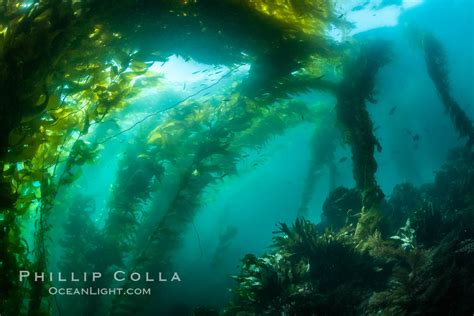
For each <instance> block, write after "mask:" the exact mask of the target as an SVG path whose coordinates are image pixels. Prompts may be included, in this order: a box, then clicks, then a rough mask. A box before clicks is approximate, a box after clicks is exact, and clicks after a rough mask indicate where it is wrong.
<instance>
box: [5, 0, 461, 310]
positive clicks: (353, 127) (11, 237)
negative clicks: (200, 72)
mask: <svg viewBox="0 0 474 316" xmlns="http://www.w3.org/2000/svg"><path fill="white" fill-rule="evenodd" d="M334 27H336V28H339V27H340V28H346V27H349V26H348V25H347V23H346V22H344V19H341V16H340V15H338V14H337V12H336V10H335V7H334V3H333V2H332V1H331V0H317V1H310V0H277V1H266V0H244V1H237V0H190V1H188V0H171V1H170V0H157V1H152V0H148V1H147V0H118V1H114V2H107V1H93V0H90V1H86V0H84V1H73V0H49V1H48V0H42V1H0V95H1V96H2V102H1V103H0V163H1V167H2V168H1V169H0V170H1V177H0V181H1V182H0V201H1V204H0V207H1V215H0V248H1V251H0V284H1V287H0V301H1V304H0V313H2V314H3V313H5V314H8V315H17V314H28V315H40V314H48V313H50V312H51V311H52V310H53V308H55V309H57V310H59V308H58V306H55V307H53V305H52V304H53V302H52V301H51V300H50V299H49V296H47V293H46V291H45V284H43V283H39V282H31V283H30V284H26V283H20V282H19V281H18V271H19V270H20V269H27V270H32V271H46V270H47V266H48V256H49V253H48V243H49V241H48V236H49V234H50V232H51V222H50V217H51V215H52V213H53V212H54V211H57V209H56V208H55V206H56V205H55V202H56V197H57V195H58V192H59V190H60V188H65V189H67V186H68V185H69V184H71V183H73V182H74V181H75V180H77V179H78V178H79V177H80V168H81V166H83V165H84V164H87V163H92V162H94V160H95V159H96V157H97V156H98V155H99V153H100V151H101V149H102V148H103V146H104V144H106V143H107V142H108V141H109V140H111V139H113V138H114V137H116V136H118V135H120V134H123V133H126V132H128V131H129V130H131V129H132V128H134V127H136V126H138V125H141V126H142V127H143V129H142V130H141V131H140V133H139V135H138V136H137V137H136V138H134V140H133V141H132V142H131V143H130V144H128V145H127V147H126V148H125V154H124V155H123V157H122V158H121V160H120V162H119V171H118V173H117V180H116V183H115V184H114V186H113V187H112V190H111V194H110V196H109V197H108V205H107V207H108V213H107V216H106V219H105V224H104V228H103V229H99V228H98V227H96V226H95V225H94V224H93V223H91V222H90V219H89V218H88V217H87V216H84V214H81V213H80V212H79V209H80V208H81V207H82V208H84V209H93V208H94V207H93V206H92V204H91V202H90V201H89V200H88V198H87V196H76V197H74V199H73V200H74V201H75V202H73V203H74V204H77V205H72V206H71V208H70V210H69V214H68V215H69V218H68V219H67V222H66V224H65V226H66V227H68V228H67V230H68V233H67V234H68V235H67V236H66V239H65V240H66V244H69V250H68V252H67V254H69V255H70V256H71V257H73V258H67V257H66V258H63V259H62V261H61V264H60V265H61V266H62V267H64V269H66V270H68V269H69V270H74V269H75V268H74V267H77V266H83V267H87V268H88V269H92V270H96V269H99V270H101V271H102V270H103V271H106V270H108V269H110V268H111V267H113V266H120V267H126V268H137V267H139V268H147V269H152V267H153V266H156V265H157V264H158V265H159V264H161V265H162V264H163V263H167V262H169V261H170V260H171V259H172V252H173V250H175V249H176V248H178V247H179V246H180V242H181V235H182V234H183V231H184V230H185V228H186V226H187V225H189V224H192V223H193V218H194V216H195V213H196V210H197V208H198V206H199V204H200V203H201V198H202V195H203V192H204V191H205V189H206V188H207V187H208V186H210V185H211V184H213V183H217V182H219V181H220V180H222V179H223V178H225V177H227V176H236V175H237V172H236V165H237V163H238V162H239V160H240V159H241V158H242V156H243V152H244V150H245V149H253V148H257V147H258V146H262V145H263V144H265V143H266V142H267V141H268V139H269V138H271V137H272V136H274V135H277V134H281V133H283V132H284V131H285V130H286V129H288V128H290V127H292V126H295V125H297V124H300V123H302V122H305V123H309V124H317V123H318V119H321V118H324V117H329V115H328V114H327V112H328V111H329V110H327V109H321V107H318V106H317V105H318V104H317V103H318V102H319V101H318V100H314V104H306V103H303V102H298V101H295V100H292V99H291V97H292V96H294V95H296V94H299V93H305V92H308V91H311V90H322V91H325V92H328V93H330V94H332V95H334V96H335V97H336V100H337V104H336V114H337V120H338V122H339V127H340V130H341V134H342V139H343V141H344V142H345V143H347V144H348V145H349V146H350V147H351V151H352V159H353V163H354V168H353V169H354V178H355V180H356V185H357V191H354V192H356V194H360V195H361V197H362V200H361V201H362V206H363V207H365V208H367V209H368V210H370V211H371V212H372V216H374V217H376V216H379V215H380V214H379V213H378V207H379V205H380V203H381V201H382V199H383V193H382V191H381V189H380V187H379V186H378V184H377V182H376V180H375V172H376V170H377V163H376V162H375V159H374V157H373V156H374V152H375V149H378V147H379V144H378V141H377V139H376V138H375V136H374V135H373V127H372V121H371V119H370V116H369V113H368V111H367V109H366V103H367V101H373V93H374V91H373V90H374V86H375V78H376V75H377V72H378V70H379V69H380V68H381V67H383V66H384V65H385V64H386V63H388V62H389V61H390V51H389V50H390V49H389V46H388V45H386V43H385V42H378V41H374V42H371V43H353V44H352V45H350V46H351V47H348V46H349V45H348V43H339V42H335V41H334V40H333V39H332V38H331V37H329V36H328V35H327V31H328V30H329V29H330V28H334ZM173 55H177V56H180V57H182V58H183V59H184V60H190V59H192V60H194V61H197V62H200V63H203V64H210V65H218V66H225V67H226V69H228V71H227V72H225V73H223V74H222V77H221V78H220V79H219V80H217V82H216V83H215V84H217V83H219V82H220V81H221V80H224V79H229V78H230V79H231V81H232V82H231V83H227V84H224V85H222V86H219V87H218V88H216V89H215V90H212V91H213V96H212V97H210V98H206V99H199V98H198V97H197V95H198V93H196V94H193V95H191V96H189V97H186V98H184V99H182V100H181V101H179V102H177V103H176V104H174V105H173V106H172V107H170V108H167V109H165V110H157V111H155V112H151V113H149V114H148V115H147V116H146V117H145V118H143V119H142V120H139V121H137V122H136V123H135V124H133V125H132V127H128V128H122V129H120V126H119V129H118V131H116V132H115V133H112V134H110V133H107V132H104V130H101V127H102V126H104V124H106V122H108V118H109V117H111V116H113V115H115V114H117V113H119V112H121V111H122V112H124V111H126V108H127V107H128V106H129V105H131V104H132V103H134V102H135V101H136V100H137V98H138V97H139V96H140V93H141V92H142V91H143V90H144V89H159V87H160V86H161V84H162V81H161V79H162V78H161V74H160V73H158V72H156V68H155V67H154V65H155V64H156V63H160V64H161V63H165V62H166V61H167V60H168V59H169V58H170V57H171V56H173ZM353 56H356V57H355V58H354V57H353ZM243 64H249V65H250V71H249V73H248V76H246V77H245V76H240V77H239V76H234V74H235V73H236V72H237V70H238V69H239V68H240V67H241V66H242V65H243ZM334 69H337V70H336V71H334ZM430 73H433V71H432V70H430ZM215 84H212V85H210V86H209V87H207V88H209V89H210V88H214V86H215ZM207 88H203V89H202V90H200V91H205V89H207ZM195 96H196V98H194V99H193V98H192V97H195ZM453 111H457V112H459V111H462V109H458V107H456V109H455V110H452V111H451V112H453ZM453 116H455V119H456V118H458V117H467V116H463V115H453ZM456 120H459V119H456ZM145 121H146V122H145ZM464 121H465V120H464ZM463 124H464V126H465V125H466V124H467V123H466V122H464V123H463ZM119 125H120V124H119ZM458 125H459V124H458ZM458 125H457V126H458ZM328 130H330V129H329V128H328ZM461 134H462V135H465V134H466V133H465V132H463V133H461ZM323 138H324V137H323ZM318 139H321V138H318V137H314V141H318ZM314 147H315V148H317V147H318V146H316V145H315V146H314ZM332 147H334V144H328V145H327V148H332ZM331 159H332V158H331ZM331 159H329V158H328V160H331ZM314 163H315V164H316V163H317V164H319V165H321V164H323V162H320V161H319V162H318V161H317V160H316V159H315V160H314ZM324 164H328V165H330V164H331V161H324ZM319 167H320V166H318V167H317V168H319ZM314 169H316V168H313V171H314ZM312 177H314V176H311V175H310V176H309V177H308V179H309V180H308V182H311V178H312ZM170 183H172V185H171V187H172V188H173V190H172V191H173V192H172V193H171V194H170V197H169V198H168V200H167V201H165V202H163V201H160V202H156V200H153V197H154V196H156V195H159V194H160V192H165V191H166V190H167V185H169V184H170ZM312 187H313V186H312V185H311V183H309V184H308V189H307V191H308V193H307V195H308V196H309V195H310V194H311V191H312V190H313V189H312ZM305 198H306V199H308V197H305ZM305 203H307V202H305ZM157 204H159V205H157ZM147 206H149V209H148V210H147V211H146V212H142V211H143V208H146V207H147ZM305 207H306V206H304V208H305ZM157 209H160V212H158V211H157ZM355 211H356V210H355ZM357 211H358V210H357ZM364 214H366V213H364ZM367 217H368V216H365V217H364V216H361V219H360V221H362V220H364V221H365V222H363V223H366V222H368V221H370V220H367ZM29 219H33V221H34V238H33V240H34V241H33V243H31V244H29V242H28V241H27V240H26V239H25V223H26V222H27V221H28V220H29ZM74 221H81V222H83V223H82V224H83V226H82V227H81V229H77V230H75V229H73V227H74V224H73V223H74ZM371 224H373V225H372V226H371V227H370V229H367V231H364V232H361V230H362V228H360V229H358V232H359V238H361V239H364V238H366V237H368V236H369V235H370V236H371V235H372V234H373V233H374V231H375V230H376V229H377V228H378V226H377V225H379V221H378V220H372V221H371ZM298 225H299V226H298V227H299V228H298V230H300V231H301V232H302V233H303V232H304V233H305V231H306V230H307V229H313V228H312V226H310V225H309V224H305V223H304V222H300V224H298ZM338 226H340V225H338ZM366 226H370V225H366ZM282 228H283V231H284V232H285V233H287V234H290V232H291V231H290V229H289V228H288V227H282ZM81 234H87V235H88V236H91V238H92V239H93V242H91V243H90V244H92V245H93V246H90V245H88V244H85V243H83V242H81V241H80V235H81ZM308 238H309V237H308ZM318 238H319V237H318ZM322 238H323V237H321V240H319V239H318V240H314V243H315V245H319V243H321V242H322ZM324 238H326V237H324ZM327 239H328V240H330V241H334V242H335V243H337V244H340V247H341V249H342V250H343V251H347V252H348V253H349V255H350V256H351V258H356V259H357V260H360V261H361V265H363V263H362V259H361V258H362V255H359V254H358V253H355V252H353V251H354V250H353V249H352V248H351V247H352V246H351V245H352V244H350V242H349V241H347V240H346V236H345V237H344V238H343V237H341V236H336V237H333V236H332V235H328V236H327ZM73 241H76V242H73ZM359 241H361V240H359ZM362 241H364V240H362ZM362 241H361V242H362ZM137 245H139V246H140V247H139V248H138V247H137ZM91 247H92V248H91ZM318 247H319V246H318ZM338 247H339V246H338ZM85 248H87V249H85ZM223 248H225V247H223ZM137 249H141V250H140V251H138V250H137ZM101 253H107V259H110V260H97V261H95V263H94V264H92V265H88V264H87V263H88V262H89V263H90V262H94V259H93V258H94V257H97V254H101ZM218 255H219V254H216V256H218ZM248 259H249V260H250V259H252V260H254V258H248ZM103 282H104V286H106V285H109V284H110V283H108V282H110V280H103ZM133 299H134V298H129V297H127V298H117V299H115V300H113V302H107V304H105V303H104V302H98V301H97V298H87V299H84V304H79V305H80V306H77V303H76V305H74V304H73V303H66V304H70V305H67V307H69V308H71V307H72V306H75V307H74V308H82V311H83V312H84V313H86V314H88V315H92V314H93V313H96V314H100V313H104V312H105V313H110V314H130V313H138V312H139V311H138V310H137V308H138V306H141V305H140V304H136V302H130V300H133ZM56 304H57V302H56Z"/></svg>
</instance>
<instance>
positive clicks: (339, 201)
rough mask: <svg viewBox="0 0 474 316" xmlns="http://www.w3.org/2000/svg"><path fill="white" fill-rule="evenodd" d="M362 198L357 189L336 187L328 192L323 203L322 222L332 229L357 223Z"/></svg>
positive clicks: (335, 229)
mask: <svg viewBox="0 0 474 316" xmlns="http://www.w3.org/2000/svg"><path fill="white" fill-rule="evenodd" d="M361 209H362V200H361V198H360V193H359V192H358V191H357V189H347V188H344V187H338V188H336V189H335V190H333V191H331V193H329V196H328V197H327V198H326V200H325V201H324V204H323V214H322V221H321V222H322V223H323V224H324V225H325V226H327V227H329V228H330V229H332V230H334V231H338V230H339V229H341V228H342V227H344V226H346V225H349V224H356V223H357V215H358V213H359V212H360V210H361Z"/></svg>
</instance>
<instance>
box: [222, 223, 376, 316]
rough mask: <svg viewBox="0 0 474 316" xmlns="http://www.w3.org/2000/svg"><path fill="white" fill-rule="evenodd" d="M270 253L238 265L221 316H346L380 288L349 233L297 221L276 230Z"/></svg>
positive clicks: (364, 254) (370, 263)
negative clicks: (228, 301) (234, 284)
mask: <svg viewBox="0 0 474 316" xmlns="http://www.w3.org/2000/svg"><path fill="white" fill-rule="evenodd" d="M273 248H274V251H273V252H271V253H269V254H265V255H264V256H262V257H260V258H257V257H255V256H254V255H247V256H246V257H245V258H244V259H243V261H242V266H241V271H240V274H239V275H237V276H235V277H234V278H235V279H236V280H237V281H238V282H239V285H238V286H237V288H235V289H234V294H235V297H234V299H233V301H232V302H231V304H230V307H229V308H228V310H227V311H226V314H227V315H238V313H239V312H247V313H250V314H251V315H263V314H268V315H273V314H275V315H276V314H280V313H284V314H288V315H312V314H314V313H318V314H322V315H329V314H339V315H351V314H356V313H360V312H361V311H362V309H361V308H362V307H363V303H364V301H365V300H367V299H368V297H369V296H370V295H371V293H372V291H373V290H374V289H378V288H381V286H382V285H383V284H384V280H385V273H383V272H382V271H383V270H382V269H381V268H380V267H378V266H377V262H376V261H375V260H373V258H371V257H370V256H369V255H368V253H367V252H361V251H359V250H358V249H357V248H356V244H355V243H354V242H353V240H352V238H351V234H350V233H349V231H341V232H339V233H333V232H331V231H326V232H324V233H319V232H318V228H317V226H316V225H314V224H312V223H310V222H309V221H306V220H303V219H297V220H296V222H295V224H294V225H293V226H292V227H288V226H287V225H286V224H281V225H280V227H279V230H278V231H277V232H276V236H275V237H274V243H273Z"/></svg>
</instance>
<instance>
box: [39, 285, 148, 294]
mask: <svg viewBox="0 0 474 316" xmlns="http://www.w3.org/2000/svg"><path fill="white" fill-rule="evenodd" d="M48 293H49V294H50V295H151V288H127V289H124V288H94V287H86V288H72V287H67V288H64V287H54V286H53V287H50V288H49V289H48Z"/></svg>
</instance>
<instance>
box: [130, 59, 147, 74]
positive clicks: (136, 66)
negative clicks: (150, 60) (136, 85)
mask: <svg viewBox="0 0 474 316" xmlns="http://www.w3.org/2000/svg"><path fill="white" fill-rule="evenodd" d="M130 68H131V69H132V70H133V71H135V72H145V71H147V70H148V65H147V64H146V63H145V62H143V61H139V60H133V61H132V63H131V64H130Z"/></svg>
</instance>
